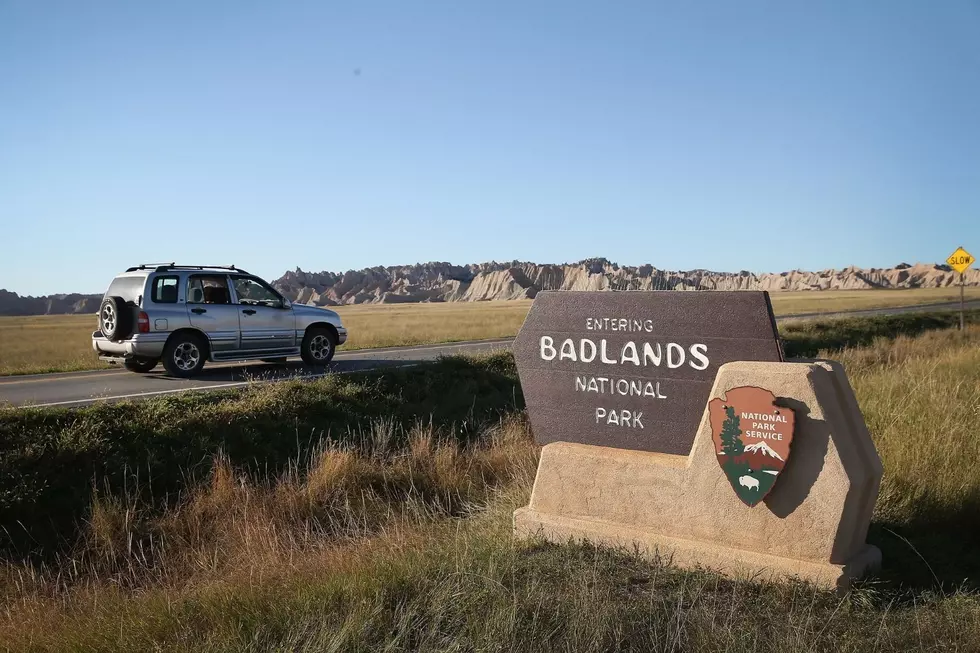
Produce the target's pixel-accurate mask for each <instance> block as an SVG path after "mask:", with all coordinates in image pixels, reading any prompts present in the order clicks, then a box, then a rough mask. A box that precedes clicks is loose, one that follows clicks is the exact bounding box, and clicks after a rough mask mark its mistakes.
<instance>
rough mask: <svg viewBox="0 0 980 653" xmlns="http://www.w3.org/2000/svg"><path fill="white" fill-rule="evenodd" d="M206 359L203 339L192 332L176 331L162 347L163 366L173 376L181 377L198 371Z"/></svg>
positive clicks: (192, 374)
mask: <svg viewBox="0 0 980 653" xmlns="http://www.w3.org/2000/svg"><path fill="white" fill-rule="evenodd" d="M206 360H207V346H206V345H205V344H204V339H203V338H201V336H199V335H197V334H194V333H177V334H175V335H173V336H171V338H170V340H168V341H167V344H166V346H165V347H164V348H163V366H164V367H165V368H166V369H167V372H169V373H170V374H172V375H173V376H179V377H181V378H183V379H186V378H189V377H192V376H194V375H195V374H197V373H198V372H200V371H201V368H203V367H204V363H205V361H206Z"/></svg>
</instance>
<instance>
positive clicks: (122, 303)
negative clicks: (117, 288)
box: [99, 297, 133, 340]
mask: <svg viewBox="0 0 980 653" xmlns="http://www.w3.org/2000/svg"><path fill="white" fill-rule="evenodd" d="M99 329H100V330H101V331H102V335H104V336H105V337H106V339H107V340H125V339H126V338H128V337H129V336H131V335H133V314H132V311H131V310H130V309H129V306H127V305H126V300H125V299H123V298H122V297H106V298H105V299H103V300H102V305H101V306H99Z"/></svg>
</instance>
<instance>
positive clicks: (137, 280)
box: [105, 277, 146, 304]
mask: <svg viewBox="0 0 980 653" xmlns="http://www.w3.org/2000/svg"><path fill="white" fill-rule="evenodd" d="M144 285H146V277H116V278H115V279H113V280H112V283H110V284H109V290H107V291H105V296H106V297H122V298H123V300H124V301H126V302H132V303H133V304H139V303H140V299H142V297H143V286H144Z"/></svg>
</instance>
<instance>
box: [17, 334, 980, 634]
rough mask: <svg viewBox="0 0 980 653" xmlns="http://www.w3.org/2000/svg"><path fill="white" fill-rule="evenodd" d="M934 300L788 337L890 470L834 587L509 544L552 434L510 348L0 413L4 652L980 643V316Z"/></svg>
mask: <svg viewBox="0 0 980 653" xmlns="http://www.w3.org/2000/svg"><path fill="white" fill-rule="evenodd" d="M942 319H945V318H941V319H940V321H939V322H934V321H931V320H924V319H919V318H916V317H915V316H908V315H906V316H894V317H889V318H874V319H872V320H870V321H865V320H845V321H834V322H828V323H826V324H825V325H824V326H815V325H812V324H810V325H800V326H799V327H798V328H794V329H792V330H788V331H786V332H784V334H783V335H784V337H785V338H786V347H787V350H788V351H790V352H795V353H796V354H798V355H810V353H809V352H813V351H814V350H815V349H818V350H819V349H822V350H823V351H821V352H819V353H820V355H822V356H826V357H832V358H836V359H838V360H841V361H843V362H844V364H845V366H846V368H847V370H848V373H849V375H850V378H851V381H852V383H853V385H854V387H855V390H856V392H857V395H858V399H859V402H860V404H861V407H862V410H863V411H864V414H865V417H866V419H867V422H868V425H869V428H870V429H871V432H872V435H873V437H874V439H875V442H876V445H877V447H878V451H879V454H880V456H881V458H882V461H883V464H884V467H885V477H884V480H883V483H882V487H881V494H880V498H879V501H878V505H877V509H876V512H875V516H874V521H873V524H872V529H871V533H870V535H869V540H870V541H871V542H872V543H873V544H876V545H877V546H879V547H881V549H882V551H883V554H884V568H883V569H882V571H881V573H880V574H879V575H878V576H877V577H876V578H873V579H870V580H867V581H863V582H860V583H858V584H857V586H856V587H855V588H854V589H853V590H852V591H850V592H849V593H848V594H847V595H844V596H837V595H835V594H834V593H832V592H824V591H819V590H816V589H815V588H813V587H811V586H809V585H806V584H802V583H759V582H755V581H752V580H751V579H725V578H721V577H719V576H716V575H714V574H711V573H707V572H697V571H681V570H677V569H674V568H672V567H670V566H669V565H667V564H665V562H664V561H650V560H645V559H642V558H640V557H637V556H636V555H634V554H633V553H632V552H630V551H626V550H622V551H614V550H608V549H596V548H593V547H590V546H585V545H576V546H554V545H550V544H545V543H542V542H535V541H531V542H526V543H517V544H515V543H514V542H512V540H511V537H510V526H511V513H512V511H513V509H514V508H516V507H518V506H521V505H525V504H526V502H527V499H528V495H529V492H530V488H531V485H532V483H533V478H534V471H535V465H536V460H537V448H536V447H535V445H534V444H533V442H532V440H531V434H530V432H529V428H528V425H527V421H526V418H525V416H524V413H523V410H522V408H523V406H522V399H521V393H520V388H519V384H518V381H517V378H516V374H515V372H514V368H513V361H512V359H511V358H510V356H509V355H506V354H495V355H492V356H482V357H475V358H449V359H444V360H442V361H440V362H438V363H436V364H433V365H431V366H428V367H425V368H413V369H409V370H389V371H385V372H383V373H382V372H378V373H368V374H363V375H357V376H350V377H343V378H327V379H322V380H317V381H314V382H308V383H299V382H286V383H281V384H272V385H263V386H255V387H249V388H246V389H244V390H238V391H233V392H225V393H209V394H199V395H184V396H173V397H167V398H163V399H154V400H149V401H145V402H141V403H136V404H116V405H104V406H93V407H88V408H83V409H74V410H40V409H35V410H17V411H14V410H6V411H0V447H2V448H0V484H2V486H0V525H2V526H3V537H4V540H3V544H2V547H0V550H2V552H3V553H2V555H0V558H2V562H0V607H2V609H0V648H6V649H7V650H18V651H20V650H32V649H33V650H140V651H142V650H185V651H240V650H255V651H266V650H337V651H348V650H350V651H374V650H389V651H415V650H425V651H456V650H463V651H465V650H500V651H607V650H620V651H687V650H717V651H743V650H744V651H750V650H752V651H755V650H768V651H815V650H816V651H870V650H882V651H891V650H910V649H915V650H918V649H930V650H964V651H970V650H980V560H977V559H976V556H975V551H976V550H977V547H980V475H977V474H976V472H975V469H974V467H973V461H975V460H977V459H978V457H980V439H978V438H977V437H976V429H975V424H977V423H978V420H980V413H978V406H980V325H974V326H971V327H970V328H969V329H968V330H967V331H966V332H965V333H960V332H958V331H955V330H949V329H941V328H938V327H942V326H944V324H945V323H944V322H942ZM977 321H980V320H977ZM852 343H854V344H852Z"/></svg>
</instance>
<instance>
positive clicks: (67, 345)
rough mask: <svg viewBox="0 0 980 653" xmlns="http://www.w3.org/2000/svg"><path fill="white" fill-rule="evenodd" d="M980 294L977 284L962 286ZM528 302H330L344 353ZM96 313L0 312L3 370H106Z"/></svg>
mask: <svg viewBox="0 0 980 653" xmlns="http://www.w3.org/2000/svg"><path fill="white" fill-rule="evenodd" d="M770 296H771V297H772V303H773V310H774V311H775V312H776V315H792V314H797V313H833V312H835V311H848V310H858V309H868V308H887V307H894V306H915V305H920V304H934V303H941V302H950V301H955V300H958V299H959V289H957V288H918V289H911V290H825V291H819V292H774V293H772V294H771V295H770ZM966 296H967V298H968V299H980V288H976V287H971V288H967V289H966ZM530 307H531V302H530V301H495V302H467V303H463V302H460V303H435V304H385V305H378V304H362V305H357V306H340V307H335V308H336V310H337V312H339V313H340V315H341V317H342V318H343V319H344V322H345V324H346V325H347V327H348V328H349V330H350V334H351V337H350V340H349V341H348V342H347V343H346V344H345V345H344V346H343V347H342V350H351V349H364V348H374V347H397V346H405V345H422V344H433V343H440V342H458V341H464V340H484V339H492V338H507V337H511V336H514V335H516V334H517V331H518V329H520V327H521V324H522V323H523V322H524V317H525V315H527V311H528V309H529V308H530ZM95 324H96V318H95V316H94V315H49V316H32V317H0V375H9V374H38V373H43V372H69V371H75V370H90V369H100V368H104V367H107V365H105V364H103V363H101V362H100V361H99V359H98V358H97V357H96V355H95V353H94V352H93V351H92V342H91V336H92V331H93V330H94V329H95Z"/></svg>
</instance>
